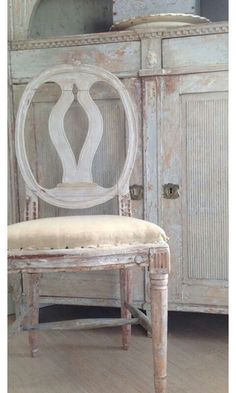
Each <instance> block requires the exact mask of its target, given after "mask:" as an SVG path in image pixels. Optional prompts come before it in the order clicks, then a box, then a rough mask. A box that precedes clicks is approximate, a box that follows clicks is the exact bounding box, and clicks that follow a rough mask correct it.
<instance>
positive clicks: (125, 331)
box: [120, 269, 133, 350]
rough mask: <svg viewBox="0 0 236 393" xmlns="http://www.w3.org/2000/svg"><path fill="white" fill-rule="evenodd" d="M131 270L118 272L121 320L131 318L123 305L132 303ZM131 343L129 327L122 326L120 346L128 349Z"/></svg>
mask: <svg viewBox="0 0 236 393" xmlns="http://www.w3.org/2000/svg"><path fill="white" fill-rule="evenodd" d="M132 273H133V272H132V270H131V269H121V270H120V300H121V318H131V317H132V316H131V313H130V311H129V310H128V309H127V308H126V307H125V303H132V292H133V289H132V284H133V280H132V276H133V274H132ZM130 341H131V325H125V326H122V344H123V349H126V350H127V349H128V348H129V346H130Z"/></svg>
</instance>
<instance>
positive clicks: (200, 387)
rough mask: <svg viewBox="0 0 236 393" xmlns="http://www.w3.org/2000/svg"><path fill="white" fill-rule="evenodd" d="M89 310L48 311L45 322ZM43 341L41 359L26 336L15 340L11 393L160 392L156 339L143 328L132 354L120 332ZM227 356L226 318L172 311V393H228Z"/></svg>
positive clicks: (47, 335) (136, 332)
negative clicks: (155, 383)
mask: <svg viewBox="0 0 236 393" xmlns="http://www.w3.org/2000/svg"><path fill="white" fill-rule="evenodd" d="M71 310H72V312H71ZM90 310H91V309H90ZM88 312H90V311H87V310H86V309H85V308H78V307H75V308H73V307H67V308H65V307H62V306H56V307H55V306H54V307H47V308H44V309H43V310H41V321H42V322H44V321H46V320H50V319H54V320H56V319H57V320H58V319H62V318H63V319H66V318H74V317H75V318H76V317H78V313H79V315H80V316H81V317H85V316H87V314H88ZM94 312H95V311H93V313H94ZM107 312H108V311H106V310H104V311H103V312H102V313H103V314H106V315H108V314H107ZM111 312H112V313H113V314H114V316H115V314H116V311H114V310H113V311H112V310H111ZM90 313H91V312H90ZM72 314H74V315H72ZM58 315H60V317H59V316H58ZM91 316H92V315H91ZM93 316H94V315H93ZM40 337H41V339H40V341H41V344H40V356H39V357H38V358H35V359H32V358H31V357H30V356H29V349H28V342H27V333H26V332H24V333H21V334H20V335H18V336H17V337H14V338H12V339H11V340H10V342H9V357H8V372H9V388H8V393H154V388H153V378H152V375H153V370H152V347H151V339H150V338H148V337H146V335H145V332H144V330H143V329H142V328H141V327H133V337H132V345H131V348H130V350H129V351H123V350H122V349H121V336H120V328H111V329H99V330H90V331H82V332H81V331H80V332H76V331H64V332H63V331H51V332H42V333H41V335H40ZM227 357H228V354H227V317H226V316H223V315H207V314H197V313H177V312H171V313H169V335H168V393H199V392H201V393H227V391H228V387H227Z"/></svg>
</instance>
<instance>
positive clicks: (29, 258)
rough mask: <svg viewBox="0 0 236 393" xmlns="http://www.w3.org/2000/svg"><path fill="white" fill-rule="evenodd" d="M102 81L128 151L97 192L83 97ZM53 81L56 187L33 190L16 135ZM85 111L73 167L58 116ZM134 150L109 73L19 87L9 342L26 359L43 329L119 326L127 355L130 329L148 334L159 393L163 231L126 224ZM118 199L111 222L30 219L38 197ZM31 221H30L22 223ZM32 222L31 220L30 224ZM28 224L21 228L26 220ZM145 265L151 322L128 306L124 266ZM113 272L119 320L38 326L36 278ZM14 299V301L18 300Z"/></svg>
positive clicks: (92, 116)
mask: <svg viewBox="0 0 236 393" xmlns="http://www.w3.org/2000/svg"><path fill="white" fill-rule="evenodd" d="M97 81H103V82H105V83H108V84H109V85H111V86H112V87H113V88H114V89H116V91H117V92H118V94H119V96H120V99H121V101H122V103H123V106H124V109H125V114H126V119H127V124H128V127H127V128H128V149H127V155H126V161H125V164H124V168H123V172H122V173H121V176H120V178H119V180H118V182H117V184H116V185H115V186H113V187H111V188H103V187H101V186H99V185H98V184H96V183H94V181H93V176H92V162H93V159H94V156H95V153H96V150H97V148H98V145H99V143H100V140H101V138H102V134H103V119H102V115H101V113H100V111H99V109H98V107H97V105H96V104H95V102H94V101H93V100H92V98H91V96H90V93H89V91H90V88H91V86H92V85H93V84H94V83H95V82H97ZM46 82H55V83H57V84H58V85H59V86H60V88H61V91H62V93H61V96H60V98H59V100H58V101H57V103H56V104H55V106H54V107H53V109H52V111H51V114H50V117H49V134H50V138H51V141H52V143H53V144H54V146H55V148H56V151H57V153H58V155H59V157H60V160H61V163H62V167H63V178H62V182H61V183H60V184H58V185H57V186H56V187H55V188H52V189H46V188H43V187H42V186H40V185H39V184H38V183H37V181H36V179H35V177H34V175H33V173H32V171H31V169H30V165H29V162H28V159H27V154H26V148H25V140H24V129H25V121H26V116H27V111H28V109H29V106H30V103H31V100H32V98H33V96H34V93H35V91H36V90H37V89H38V88H39V87H40V86H41V85H42V84H43V83H46ZM74 86H76V87H77V100H78V102H79V103H80V104H81V106H82V107H83V109H84V110H85V112H86V114H87V116H88V120H89V127H88V133H87V137H86V139H85V143H84V145H83V147H82V150H81V153H80V156H79V159H78V162H76V160H75V156H74V154H73V152H72V149H71V146H70V144H69V142H68V139H67V137H66V134H65V130H64V125H63V122H64V117H65V114H66V112H67V111H68V109H69V107H70V106H71V104H72V102H73V100H74V94H73V92H72V90H73V88H74ZM136 149H137V123H136V113H135V108H134V106H133V103H132V101H131V99H130V96H129V94H128V92H127V91H126V89H125V87H124V86H123V84H122V83H121V82H120V81H119V79H118V78H117V77H115V76H114V75H112V74H111V73H110V72H108V71H106V70H104V69H101V68H98V67H95V66H90V65H62V66H57V67H54V68H52V69H49V70H47V71H45V72H43V73H41V74H40V75H39V76H38V77H36V78H35V79H33V80H32V81H31V82H30V83H29V84H28V85H27V87H26V89H25V91H24V93H23V96H22V98H21V102H20V105H19V109H18V114H17V119H16V154H17V159H18V164H19V166H20V169H21V173H22V175H23V178H24V181H25V183H26V192H27V209H26V221H24V222H21V223H17V224H13V225H10V226H9V230H8V241H9V272H10V273H20V274H24V275H25V274H26V275H27V277H28V282H29V288H28V293H27V306H26V307H23V306H24V304H23V303H22V310H21V312H20V313H19V315H18V318H17V319H16V321H15V322H14V324H13V325H12V326H11V328H10V335H12V334H15V333H16V332H19V331H21V330H27V331H29V342H30V347H31V353H32V356H36V355H37V353H38V331H40V330H47V329H78V330H80V329H89V328H99V327H107V326H122V332H123V333H122V337H123V348H124V349H128V346H129V343H130V337H131V325H133V324H141V325H143V326H144V327H145V328H146V329H148V330H150V331H151V330H152V340H153V357H154V378H155V389H156V390H155V391H156V393H165V392H166V364H167V282H168V273H169V266H170V258H169V247H168V244H167V243H166V236H165V233H164V231H163V230H162V229H161V228H159V227H158V226H157V225H155V224H153V223H150V222H147V221H144V220H139V219H135V218H131V217H130V216H131V200H130V194H129V178H130V175H131V172H132V168H133V165H134V160H135V155H136ZM117 196H118V198H119V215H117V216H116V215H93V216H88V215H87V216H72V217H55V218H42V219H37V217H36V216H35V211H36V206H37V203H38V202H37V201H38V197H39V198H41V199H42V200H43V201H45V202H48V203H49V204H52V205H55V206H58V207H63V208H69V209H73V208H87V207H92V206H95V205H98V204H101V203H104V202H106V201H108V200H110V199H112V198H114V197H117ZM30 218H31V219H30ZM32 218H36V219H32ZM27 220H28V221H27ZM137 265H138V266H140V268H143V267H145V266H147V267H148V268H149V273H150V283H151V311H152V323H151V322H150V321H149V319H148V318H147V317H146V315H145V314H144V313H142V312H141V311H140V310H138V309H137V308H135V307H134V306H133V305H132V267H134V266H137ZM105 269H119V270H120V288H121V293H120V298H121V318H117V319H96V320H94V319H93V320H91V319H89V320H84V319H83V320H74V321H66V322H65V321H61V322H51V323H42V324H41V323H40V324H39V301H40V275H41V273H43V272H84V271H92V270H105ZM20 295H22V294H20Z"/></svg>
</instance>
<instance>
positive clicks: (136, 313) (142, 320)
mask: <svg viewBox="0 0 236 393" xmlns="http://www.w3.org/2000/svg"><path fill="white" fill-rule="evenodd" d="M126 307H127V308H128V310H129V311H130V312H131V314H132V315H133V317H136V318H138V320H139V324H140V325H141V326H143V328H144V329H145V330H146V331H147V332H150V333H152V325H151V321H150V320H149V318H148V317H147V316H146V315H145V314H144V313H143V312H142V311H140V310H139V309H138V308H137V307H134V305H133V304H128V303H127V304H126Z"/></svg>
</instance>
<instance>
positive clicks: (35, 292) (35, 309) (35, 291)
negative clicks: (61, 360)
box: [27, 273, 40, 357]
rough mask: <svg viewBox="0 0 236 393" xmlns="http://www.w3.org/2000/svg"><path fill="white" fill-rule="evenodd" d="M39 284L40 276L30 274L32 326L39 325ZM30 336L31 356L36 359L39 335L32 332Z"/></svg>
mask: <svg viewBox="0 0 236 393" xmlns="http://www.w3.org/2000/svg"><path fill="white" fill-rule="evenodd" d="M39 282H40V274H38V273H29V274H28V291H27V292H28V293H27V305H28V317H27V324H29V325H31V326H32V325H38V323H39ZM28 335H29V336H28V337H29V345H30V351H31V356H32V357H36V356H37V355H38V351H39V333H38V332H37V331H30V332H29V333H28Z"/></svg>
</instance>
